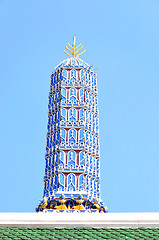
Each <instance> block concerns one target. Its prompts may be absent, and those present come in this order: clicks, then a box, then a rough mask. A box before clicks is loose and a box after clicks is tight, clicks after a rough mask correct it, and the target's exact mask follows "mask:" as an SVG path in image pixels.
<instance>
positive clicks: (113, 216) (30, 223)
mask: <svg viewBox="0 0 159 240" xmlns="http://www.w3.org/2000/svg"><path fill="white" fill-rule="evenodd" d="M0 227H31V228H35V227H39V228H55V227H56V228H63V227H65V228H73V227H91V228H92V227H95V228H101V227H102V228H159V213H0Z"/></svg>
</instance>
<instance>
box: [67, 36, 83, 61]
mask: <svg viewBox="0 0 159 240" xmlns="http://www.w3.org/2000/svg"><path fill="white" fill-rule="evenodd" d="M75 41H76V38H75V36H74V37H73V45H70V44H69V43H68V46H69V47H70V48H71V50H70V49H69V48H68V47H67V46H66V49H67V50H68V51H69V52H70V53H71V54H72V55H71V54H69V53H67V52H66V51H65V50H64V53H66V54H67V55H68V56H70V57H71V58H72V57H73V58H78V57H79V56H80V55H81V54H82V53H84V52H85V51H86V50H84V51H83V52H81V53H79V54H77V55H76V53H78V52H79V50H81V49H82V48H83V46H81V43H80V44H79V45H78V46H77V47H76V43H75ZM79 46H81V47H80V48H79V49H78V50H77V51H76V49H77V48H78V47H79Z"/></svg>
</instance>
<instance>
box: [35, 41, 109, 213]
mask: <svg viewBox="0 0 159 240" xmlns="http://www.w3.org/2000/svg"><path fill="white" fill-rule="evenodd" d="M68 46H69V47H70V48H68V47H66V49H67V50H68V51H69V53H68V52H66V51H64V52H65V53H66V54H67V55H68V56H69V57H70V58H67V59H66V60H64V61H63V62H61V63H60V64H59V65H58V66H57V67H56V68H55V69H54V71H53V72H52V74H51V83H50V91H49V100H48V123H47V140H46V153H45V174H44V193H43V199H42V200H40V201H39V205H38V206H37V208H36V211H37V212H39V211H47V212H48V211H49V212H50V211H51V212H54V211H56V212H58V211H68V212H70V211H71V212H74V211H88V212H94V211H95V212H96V211H98V212H106V209H105V208H104V203H103V201H102V200H101V196H100V149H99V113H98V91H97V74H96V73H95V71H94V70H93V68H92V66H89V65H88V64H87V63H86V62H84V61H83V60H81V59H80V58H79V56H80V55H81V54H82V53H84V52H85V50H84V51H82V52H81V53H79V51H80V50H81V49H82V48H83V46H81V44H79V45H78V46H76V45H75V37H73V45H70V44H68ZM77 53H78V54H77Z"/></svg>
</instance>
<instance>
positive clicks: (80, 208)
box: [72, 195, 85, 210]
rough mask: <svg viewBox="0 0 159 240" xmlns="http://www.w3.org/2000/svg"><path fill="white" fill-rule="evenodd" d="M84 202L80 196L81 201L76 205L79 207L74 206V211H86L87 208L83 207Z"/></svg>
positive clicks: (77, 201)
mask: <svg viewBox="0 0 159 240" xmlns="http://www.w3.org/2000/svg"><path fill="white" fill-rule="evenodd" d="M83 202H84V200H83V199H82V196H81V195H79V199H78V200H76V203H77V204H78V205H77V206H73V207H72V209H75V210H85V207H84V206H83V204H82V203H83Z"/></svg>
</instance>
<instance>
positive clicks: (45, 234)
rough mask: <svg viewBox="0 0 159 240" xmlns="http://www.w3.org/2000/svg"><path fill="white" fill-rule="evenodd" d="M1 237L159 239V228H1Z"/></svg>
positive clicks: (7, 239) (7, 238)
mask: <svg viewBox="0 0 159 240" xmlns="http://www.w3.org/2000/svg"><path fill="white" fill-rule="evenodd" d="M0 239H6V240H9V239H15V240H16V239H17V240H18V239H25V240H27V239H31V240H32V239H47V240H48V239H118V240H120V239H129V240H132V239H144V240H145V239H154V240H157V239H159V228H137V229H134V228H52V229H49V228H0Z"/></svg>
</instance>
